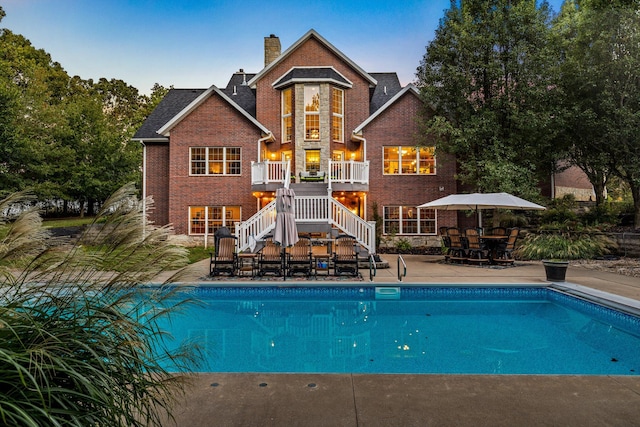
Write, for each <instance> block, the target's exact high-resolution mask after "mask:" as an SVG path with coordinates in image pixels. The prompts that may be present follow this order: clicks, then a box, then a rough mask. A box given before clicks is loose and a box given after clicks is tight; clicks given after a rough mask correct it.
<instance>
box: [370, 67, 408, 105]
mask: <svg viewBox="0 0 640 427" xmlns="http://www.w3.org/2000/svg"><path fill="white" fill-rule="evenodd" d="M369 74H370V75H371V77H373V78H374V79H376V80H377V82H378V84H377V85H376V86H375V87H374V88H373V89H372V92H373V93H372V94H371V101H370V102H369V114H373V113H375V112H376V111H378V109H380V107H382V106H383V105H384V104H386V103H387V102H389V100H390V99H391V98H393V97H394V96H395V95H396V94H397V93H398V92H400V90H402V86H401V85H400V80H398V75H397V74H396V73H369Z"/></svg>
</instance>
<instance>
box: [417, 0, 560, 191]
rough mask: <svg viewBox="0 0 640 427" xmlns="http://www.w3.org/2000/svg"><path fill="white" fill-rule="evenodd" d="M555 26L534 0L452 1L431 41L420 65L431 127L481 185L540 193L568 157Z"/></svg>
mask: <svg viewBox="0 0 640 427" xmlns="http://www.w3.org/2000/svg"><path fill="white" fill-rule="evenodd" d="M549 25H550V12H549V8H548V5H547V4H546V3H542V5H540V6H539V7H538V6H537V5H536V1H535V0H461V1H458V0H452V1H451V6H450V8H449V9H448V10H447V11H446V13H445V16H444V18H443V19H442V20H441V22H440V25H439V27H438V29H437V31H436V35H435V38H434V39H433V41H432V42H431V43H430V44H429V45H428V46H427V50H426V54H425V55H424V57H423V59H422V62H421V64H420V66H419V67H418V72H417V76H418V81H419V85H420V89H421V93H422V96H423V98H424V101H425V103H426V104H427V105H429V106H430V109H429V111H428V112H426V113H427V114H425V118H424V130H425V134H429V135H431V136H433V135H435V136H436V145H437V150H442V151H444V152H448V153H452V154H455V155H456V156H457V159H458V161H459V174H458V179H459V180H460V181H461V182H463V183H465V184H468V185H470V186H472V187H474V188H475V189H476V190H479V191H509V192H514V193H517V194H520V195H522V196H525V197H535V196H536V195H538V193H539V191H538V189H537V184H538V183H539V182H540V180H546V179H548V177H549V176H550V172H551V171H552V168H553V167H554V165H555V160H556V158H558V157H560V156H561V153H559V152H558V148H559V147H558V144H557V141H556V131H555V126H554V117H556V116H557V115H556V112H555V111H554V109H553V106H554V105H555V104H554V102H552V100H553V98H554V96H556V92H555V91H554V90H553V88H554V86H555V83H556V82H555V69H556V68H555V66H554V65H555V62H554V51H553V47H552V46H551V43H550V41H551V38H550V29H549Z"/></svg>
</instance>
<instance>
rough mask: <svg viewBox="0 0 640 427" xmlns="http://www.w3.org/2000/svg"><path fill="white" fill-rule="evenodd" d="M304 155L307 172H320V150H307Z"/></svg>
mask: <svg viewBox="0 0 640 427" xmlns="http://www.w3.org/2000/svg"><path fill="white" fill-rule="evenodd" d="M304 154H305V156H304V164H305V170H306V171H307V172H318V171H319V170H320V150H306V151H305V152H304Z"/></svg>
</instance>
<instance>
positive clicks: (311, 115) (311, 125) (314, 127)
mask: <svg viewBox="0 0 640 427" xmlns="http://www.w3.org/2000/svg"><path fill="white" fill-rule="evenodd" d="M304 139H306V140H311V141H319V140H320V86H319V85H305V86H304Z"/></svg>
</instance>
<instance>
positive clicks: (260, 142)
mask: <svg viewBox="0 0 640 427" xmlns="http://www.w3.org/2000/svg"><path fill="white" fill-rule="evenodd" d="M268 140H271V141H275V140H276V138H275V137H274V136H273V134H272V133H271V132H269V133H268V134H267V135H266V136H263V137H262V138H260V139H258V163H260V162H261V161H262V159H260V155H261V153H262V150H260V147H261V145H262V143H263V142H265V141H268Z"/></svg>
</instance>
